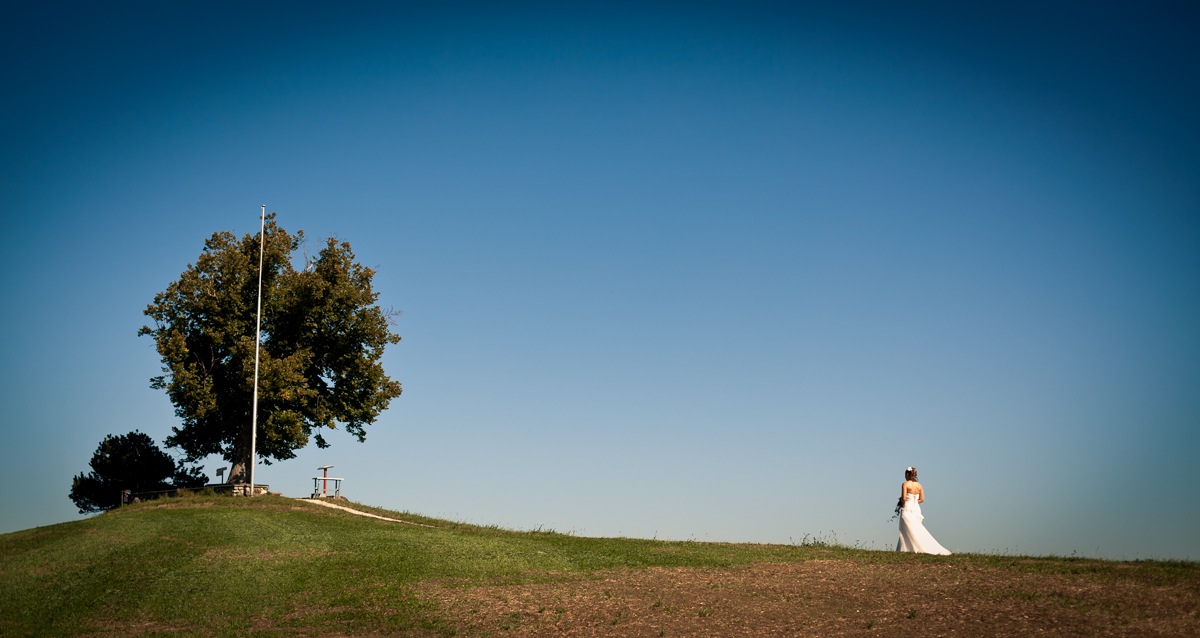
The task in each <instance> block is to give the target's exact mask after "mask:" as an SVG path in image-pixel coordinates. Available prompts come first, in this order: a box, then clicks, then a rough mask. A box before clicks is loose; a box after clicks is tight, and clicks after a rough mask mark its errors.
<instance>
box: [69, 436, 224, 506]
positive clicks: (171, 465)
mask: <svg viewBox="0 0 1200 638" xmlns="http://www.w3.org/2000/svg"><path fill="white" fill-rule="evenodd" d="M89 465H90V466H91V468H92V471H91V472H89V473H87V474H83V473H80V474H78V475H77V476H75V478H74V479H72V480H71V492H70V494H69V496H70V498H71V501H73V502H74V503H75V507H77V508H79V513H80V514H87V513H91V512H101V511H104V510H109V509H112V508H114V507H117V506H118V505H120V504H121V492H122V491H123V490H129V491H130V492H134V493H136V492H151V491H157V490H167V489H172V488H175V487H199V486H202V485H204V484H205V483H207V482H208V479H207V478H205V477H204V475H203V474H202V473H201V470H200V468H196V467H187V466H185V465H184V464H182V463H178V464H177V463H176V462H175V459H173V458H171V457H170V455H168V454H167V453H166V452H163V451H162V450H160V449H159V448H158V446H157V445H155V444H154V440H153V439H151V438H150V437H149V436H146V435H145V434H142V433H141V432H137V431H134V432H130V433H129V434H124V435H121V436H113V435H111V434H110V435H108V436H106V437H104V440H103V441H101V442H100V445H99V446H98V447H97V448H96V452H95V453H94V454H92V460H91V461H90V462H89Z"/></svg>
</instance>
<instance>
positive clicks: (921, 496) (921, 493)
mask: <svg viewBox="0 0 1200 638" xmlns="http://www.w3.org/2000/svg"><path fill="white" fill-rule="evenodd" d="M924 502H925V487H924V486H921V487H918V488H917V504H921V503H924Z"/></svg>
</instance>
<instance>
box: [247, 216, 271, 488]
mask: <svg viewBox="0 0 1200 638" xmlns="http://www.w3.org/2000/svg"><path fill="white" fill-rule="evenodd" d="M266 228H267V205H266V204H263V205H262V215H261V216H260V217H259V218H258V312H257V313H256V315H255V318H254V405H253V406H252V407H251V412H250V492H249V494H248V496H254V466H255V465H257V464H258V462H257V458H256V457H257V450H256V449H255V448H256V447H257V444H258V348H259V345H260V344H261V343H262V276H263V244H264V243H265V240H266V237H265V235H266Z"/></svg>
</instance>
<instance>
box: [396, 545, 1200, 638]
mask: <svg viewBox="0 0 1200 638" xmlns="http://www.w3.org/2000/svg"><path fill="white" fill-rule="evenodd" d="M419 595H420V597H421V598H423V599H425V600H427V601H429V602H431V603H433V604H435V605H436V606H437V607H438V608H440V609H441V611H442V616H443V617H444V618H451V619H455V620H454V622H455V623H456V627H457V629H458V630H459V631H460V632H461V634H462V635H467V636H521V637H534V636H572V637H598V636H622V637H626V636H628V637H637V636H692V637H700V636H1026V635H1043V636H1196V635H1200V615H1198V609H1200V587H1197V586H1196V585H1195V584H1193V583H1189V584H1184V585H1181V584H1179V582H1178V581H1175V582H1174V583H1172V584H1167V585H1162V584H1155V583H1152V582H1138V579H1137V578H1122V577H1121V576H1120V574H1115V575H1114V574H1113V573H1111V572H1109V573H1095V572H1092V573H1088V572H1083V573H1077V574H1047V573H1028V572H1025V571H1022V570H1019V569H1015V568H1014V569H1009V568H995V567H981V566H979V565H972V564H969V563H960V564H954V563H938V562H925V561H899V562H896V563H867V562H858V561H853V560H811V561H807V562H802V563H786V564H775V563H772V564H756V565H748V566H742V567H735V568H729V569H690V568H653V569H630V570H616V571H611V572H606V573H604V574H602V575H601V577H600V578H598V579H586V580H577V579H572V580H567V581H564V582H556V583H543V584H536V585H519V586H483V587H468V586H464V585H463V584H462V583H455V582H452V581H443V582H437V583H426V584H425V585H424V586H423V587H422V589H421V591H420V593H419Z"/></svg>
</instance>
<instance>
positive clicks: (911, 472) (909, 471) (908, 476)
mask: <svg viewBox="0 0 1200 638" xmlns="http://www.w3.org/2000/svg"><path fill="white" fill-rule="evenodd" d="M904 480H906V481H915V480H917V468H915V467H909V468H906V469H905V470H904Z"/></svg>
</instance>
